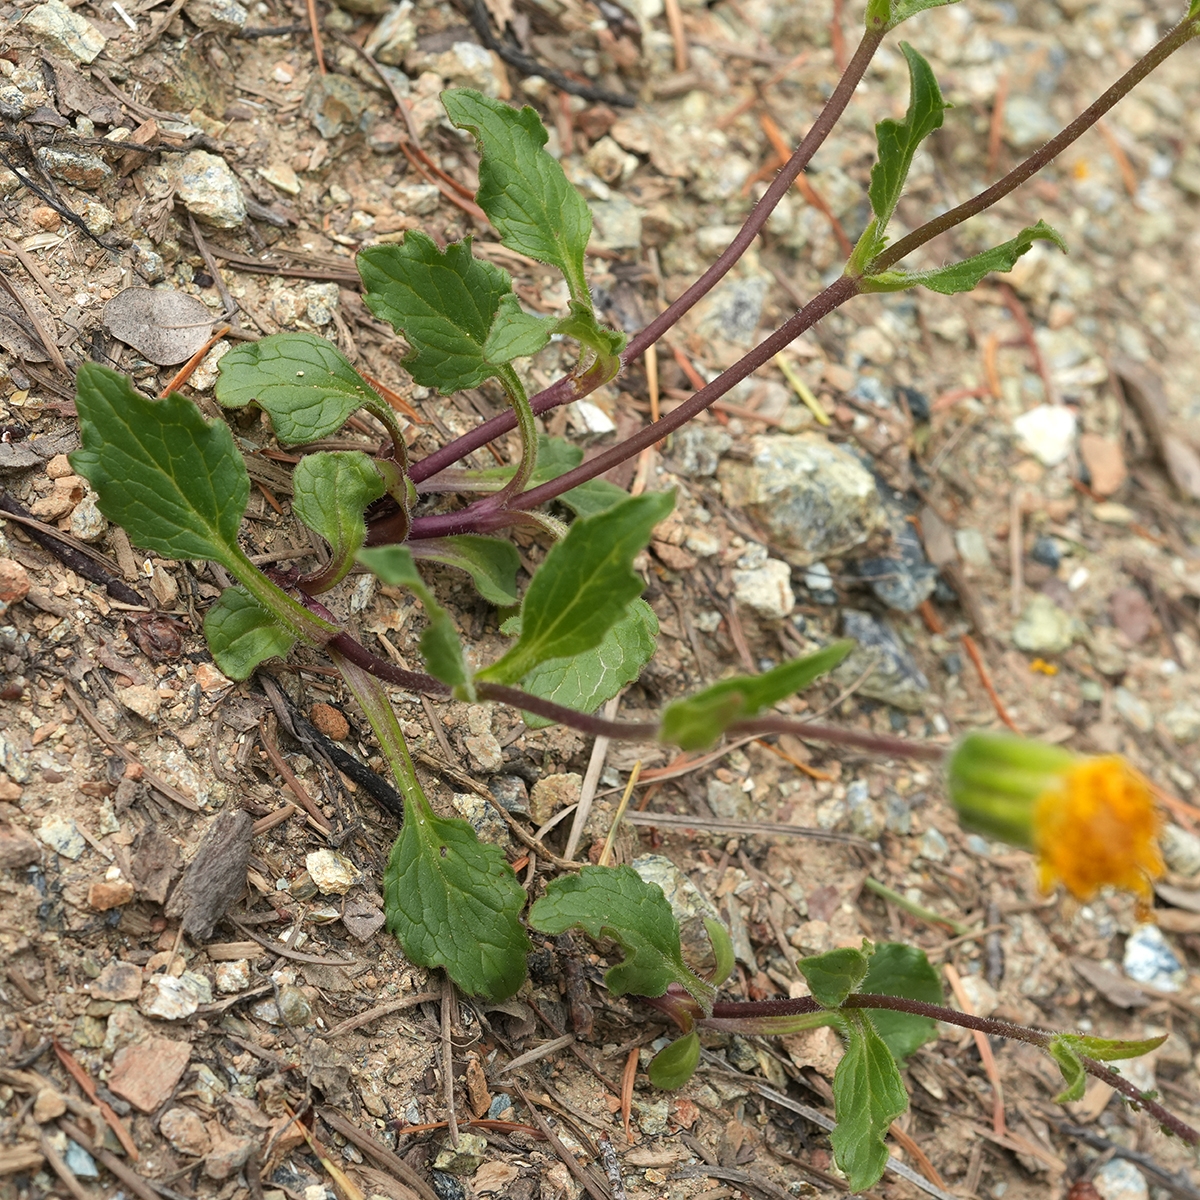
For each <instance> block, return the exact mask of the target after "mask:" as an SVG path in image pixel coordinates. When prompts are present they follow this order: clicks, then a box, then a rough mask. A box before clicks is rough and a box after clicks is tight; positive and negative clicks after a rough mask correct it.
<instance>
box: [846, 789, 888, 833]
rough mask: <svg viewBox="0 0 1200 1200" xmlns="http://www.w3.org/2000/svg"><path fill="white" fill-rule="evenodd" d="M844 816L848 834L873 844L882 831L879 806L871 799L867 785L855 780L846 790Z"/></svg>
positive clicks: (882, 822)
mask: <svg viewBox="0 0 1200 1200" xmlns="http://www.w3.org/2000/svg"><path fill="white" fill-rule="evenodd" d="M846 814H847V822H848V824H849V827H850V832H851V833H853V834H855V835H856V836H857V837H860V838H866V839H867V841H869V842H873V841H875V839H876V838H878V837H879V835H880V834H881V833H882V832H883V830H884V821H883V817H882V816H881V814H880V811H879V806H878V805H877V804H876V803H875V801H874V800H872V799H871V794H870V791H869V790H868V787H867V783H866V781H865V780H863V779H856V780H854V782H853V783H851V784H850V786H849V787H848V788H847V789H846Z"/></svg>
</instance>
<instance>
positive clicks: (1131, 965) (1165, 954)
mask: <svg viewBox="0 0 1200 1200" xmlns="http://www.w3.org/2000/svg"><path fill="white" fill-rule="evenodd" d="M1123 966H1124V968H1125V974H1126V975H1128V976H1129V978H1130V979H1132V980H1133V981H1134V982H1135V983H1145V984H1147V985H1149V986H1150V987H1153V988H1157V989H1158V990H1159V991H1160V992H1178V991H1179V990H1180V989H1181V988H1182V987H1183V985H1184V983H1186V982H1187V971H1186V969H1185V968H1184V966H1183V964H1182V963H1181V962H1180V961H1179V959H1178V957H1177V956H1176V954H1175V951H1174V950H1172V949H1171V947H1170V945H1169V944H1168V943H1167V939H1166V938H1165V937H1163V935H1162V930H1161V929H1159V928H1158V926H1157V925H1139V926H1138V927H1137V928H1136V929H1135V930H1134V931H1133V933H1131V934H1130V935H1129V937H1128V938H1127V939H1126V942H1125V958H1124V962H1123Z"/></svg>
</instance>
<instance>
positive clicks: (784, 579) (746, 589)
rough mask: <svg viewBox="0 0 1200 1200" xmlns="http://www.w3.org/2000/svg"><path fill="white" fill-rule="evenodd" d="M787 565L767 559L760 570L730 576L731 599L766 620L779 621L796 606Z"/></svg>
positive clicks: (734, 573)
mask: <svg viewBox="0 0 1200 1200" xmlns="http://www.w3.org/2000/svg"><path fill="white" fill-rule="evenodd" d="M791 578H792V572H791V568H790V567H789V566H788V565H787V563H784V562H780V561H779V559H777V558H769V559H767V561H766V562H765V563H763V565H762V566H761V567H755V568H754V569H753V570H749V571H742V570H738V571H734V572H733V587H734V597H735V598H736V600H737V602H738V603H739V604H744V605H745V606H746V607H748V608H752V609H754V611H755V612H756V613H758V614H759V616H761V617H765V618H767V619H768V620H775V621H778V620H782V619H783V618H784V617H786V616H787V615H788V614H789V613H790V612H791V611H792V609H793V608H794V607H795V606H796V597H795V594H794V593H793V592H792V584H791Z"/></svg>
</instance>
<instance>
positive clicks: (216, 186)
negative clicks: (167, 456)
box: [171, 77, 331, 386]
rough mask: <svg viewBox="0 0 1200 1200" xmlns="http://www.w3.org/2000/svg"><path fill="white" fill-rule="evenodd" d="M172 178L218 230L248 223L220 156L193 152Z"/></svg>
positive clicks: (198, 214) (190, 205)
mask: <svg viewBox="0 0 1200 1200" xmlns="http://www.w3.org/2000/svg"><path fill="white" fill-rule="evenodd" d="M318 78H319V77H318ZM327 78H331V77H327ZM171 177H172V181H173V183H174V185H175V194H176V195H177V196H178V197H179V199H180V200H182V201H183V203H184V206H185V207H186V208H187V210H188V212H190V213H191V214H192V215H193V216H194V217H195V218H196V219H197V220H199V221H203V222H205V223H206V224H208V225H212V226H214V227H215V228H217V229H237V228H238V226H240V225H241V224H242V223H243V222H244V221H245V219H246V199H245V197H244V196H243V195H242V185H241V184H240V183H239V182H238V179H237V176H236V175H234V173H233V171H232V170H230V168H229V164H228V163H227V162H226V161H225V160H224V159H223V158H221V157H220V156H219V155H217V154H209V153H208V151H207V150H192V151H189V152H188V153H187V154H185V155H184V156H183V158H182V159H181V160H179V161H178V162H177V163H175V164H174V167H173V169H172V172H171ZM193 386H194V384H193Z"/></svg>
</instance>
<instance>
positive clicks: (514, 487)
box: [482, 363, 538, 508]
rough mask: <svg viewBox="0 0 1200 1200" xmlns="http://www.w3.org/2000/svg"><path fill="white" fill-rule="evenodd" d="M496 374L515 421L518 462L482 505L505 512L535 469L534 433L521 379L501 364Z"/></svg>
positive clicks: (535, 449) (536, 433)
mask: <svg viewBox="0 0 1200 1200" xmlns="http://www.w3.org/2000/svg"><path fill="white" fill-rule="evenodd" d="M496 374H497V378H498V379H499V380H500V383H501V385H502V386H503V387H504V390H505V392H507V393H508V401H509V403H510V404H511V405H512V410H513V415H514V416H515V417H516V421H517V430H518V432H519V433H520V435H521V461H520V462H518V463H517V469H516V471H515V472H514V473H513V477H512V478H511V479H510V480H509V481H508V482H507V483H506V484H505V485H504V486H503V487H502V488H501V489H500V490H499V491H498V492H496V493H495V495H493V496H489V497H488V498H487V499H486V500H484V501H482V503H483V504H488V505H492V506H493V507H495V508H507V507H508V502H509V500H511V499H512V498H513V496H515V495H517V494H518V493H519V492H520V491H521V489H522V488H523V487H524V486H525V485H526V484H527V483H528V482H529V477H530V476H531V475H532V474H533V468H534V467H535V466H537V453H538V431H537V420H536V418H535V417H534V415H533V409H532V408H530V407H529V396H528V395H527V394H526V392H525V385H524V384H523V383H522V382H521V377H520V376H519V375H518V374H517V373H516V371H514V370H513V368H512V364H511V363H505V364H504V365H503V366H501V367H499V368H498V370H497V372H496Z"/></svg>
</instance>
